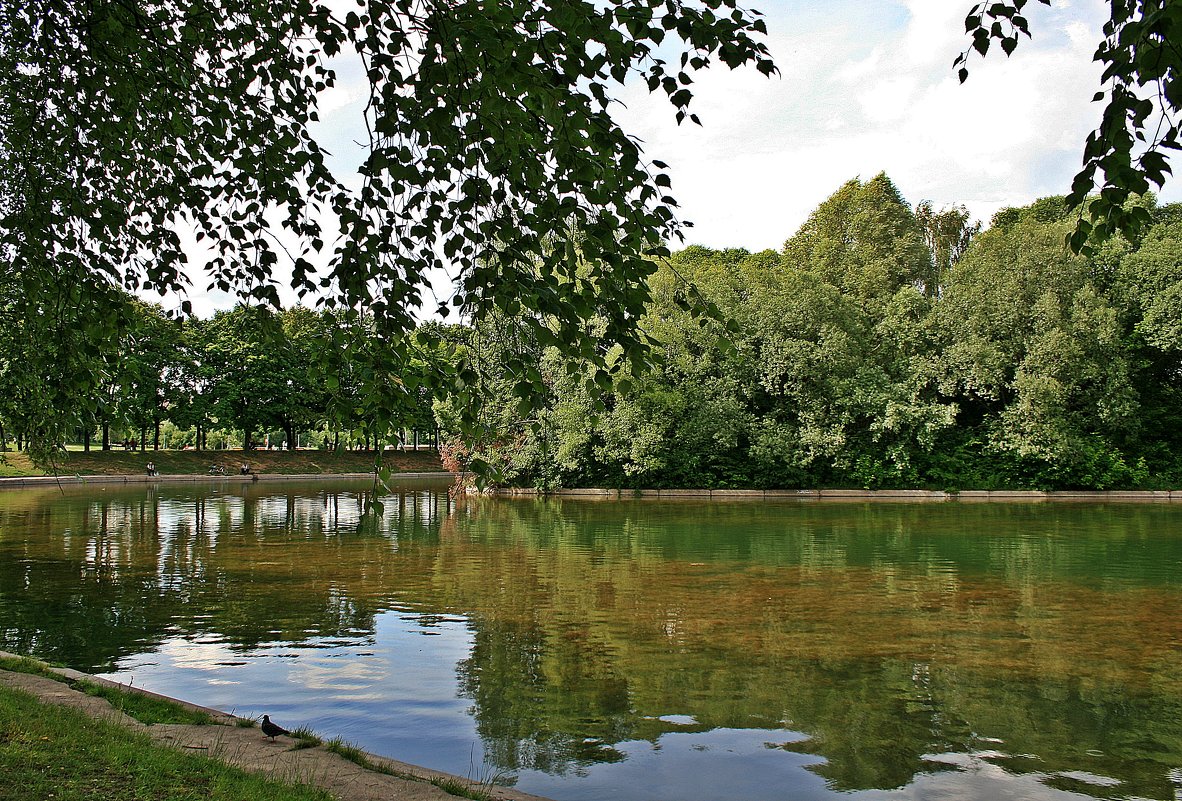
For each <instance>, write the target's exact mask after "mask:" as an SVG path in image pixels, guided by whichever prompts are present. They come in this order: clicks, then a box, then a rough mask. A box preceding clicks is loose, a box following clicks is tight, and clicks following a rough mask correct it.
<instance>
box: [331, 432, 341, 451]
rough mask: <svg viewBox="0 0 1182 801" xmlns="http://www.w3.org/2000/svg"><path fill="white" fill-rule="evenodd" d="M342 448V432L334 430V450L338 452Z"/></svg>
mask: <svg viewBox="0 0 1182 801" xmlns="http://www.w3.org/2000/svg"><path fill="white" fill-rule="evenodd" d="M340 449H341V432H340V431H334V432H332V452H333V453H336V452H337V451H339V450H340Z"/></svg>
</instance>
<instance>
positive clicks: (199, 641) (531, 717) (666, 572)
mask: <svg viewBox="0 0 1182 801" xmlns="http://www.w3.org/2000/svg"><path fill="white" fill-rule="evenodd" d="M369 489H370V488H369V487H368V485H365V484H360V485H340V486H336V485H334V486H332V487H331V488H327V489H326V488H325V485H312V486H305V487H297V486H290V487H289V486H284V487H282V488H276V487H275V486H273V485H272V486H267V485H259V484H254V485H244V486H239V485H228V484H227V485H226V486H224V487H221V486H218V485H210V486H200V487H199V486H191V487H175V488H174V487H164V488H159V489H148V490H146V491H145V490H142V489H127V490H124V489H113V488H108V489H105V490H90V491H86V492H79V491H73V490H68V491H66V492H65V493H62V492H59V491H57V490H56V489H53V490H48V489H47V490H28V491H16V492H7V493H4V494H2V495H0V647H3V648H5V649H7V650H15V651H21V652H27V653H34V654H37V655H39V656H41V657H43V658H47V659H51V660H54V661H61V662H66V663H68V664H70V665H72V666H74V667H78V668H80V669H84V670H91V671H99V672H102V671H107V672H111V673H117V674H119V675H121V676H124V677H128V676H132V677H134V678H135V680H136V682H137V683H138V684H145V683H146V684H147V685H148V686H150V687H153V688H154V689H158V690H161V691H165V692H174V693H176V694H180V695H184V696H185V697H189V698H192V699H194V700H197V701H199V702H204V703H209V704H211V705H216V706H221V707H233V708H237V709H239V710H241V711H248V712H249V711H254V710H255V709H257V710H258V711H260V712H261V711H264V709H268V710H271V711H272V712H273V714H275V716H276V718H277V719H283V720H290V719H291V717H292V715H298V716H299V722H301V723H308V724H309V725H312V726H313V727H314V728H318V729H320V730H323V731H328V732H333V733H340V734H343V735H344V736H345V737H346V738H347V739H350V740H353V741H356V742H359V743H361V744H362V745H364V746H366V747H369V748H371V749H373V750H377V751H380V752H385V753H391V754H394V755H397V756H400V757H402V758H407V759H410V760H412V761H419V762H424V763H427V764H431V765H432V766H435V767H440V768H442V769H446V770H451V771H453V772H458V773H461V774H465V773H472V772H473V768H472V766H473V763H475V765H476V767H477V769H478V770H481V768H480V765H481V763H482V762H487V764H488V765H490V766H493V767H494V768H495V769H498V770H503V771H506V772H508V774H509V775H510V776H512V777H515V778H516V779H517V780H518V782H519V783H520V785H521V786H522V787H523V789H529V790H532V791H535V792H542V793H546V794H550V795H552V796H554V797H558V798H563V799H566V798H570V799H576V798H587V799H591V798H596V799H599V798H610V797H621V798H632V797H641V796H643V797H646V798H663V797H668V798H678V799H690V798H700V799H708V798H721V797H742V798H763V797H766V798H785V797H792V798H809V797H816V798H825V797H831V796H832V794H833V793H835V792H841V793H856V794H865V795H867V796H874V797H879V796H883V797H886V796H890V797H892V798H893V797H899V798H911V797H916V798H918V797H973V798H993V797H998V798H1000V797H1009V796H1012V795H1014V794H1018V795H1020V796H1022V797H1043V798H1047V799H1052V798H1060V797H1062V798H1066V797H1071V795H1072V794H1075V796H1076V797H1078V795H1080V794H1082V795H1084V796H1091V797H1096V798H1130V797H1134V796H1136V797H1143V798H1153V799H1165V800H1168V799H1173V798H1175V797H1176V795H1177V791H1178V787H1179V777H1180V776H1182V770H1180V769H1182V722H1180V721H1182V614H1180V613H1182V571H1180V570H1179V569H1178V568H1179V565H1180V563H1182V526H1180V525H1179V515H1180V514H1182V509H1179V508H1175V507H1172V506H1168V505H1163V506H1154V505H1144V506H1132V505H1130V506H1109V507H1093V506H1083V505H1079V506H957V505H940V506H908V505H849V504H843V505H822V504H795V503H793V504H783V505H779V506H777V505H766V504H747V503H745V504H714V505H711V504H705V503H653V502H644V503H641V502H619V503H605V502H572V501H569V500H568V501H542V502H535V501H522V500H488V499H470V500H465V501H461V502H460V503H459V505H458V506H457V504H456V503H455V502H454V501H452V500H450V499H449V498H448V496H447V494H446V492H445V491H443V488H442V487H440V486H437V485H430V484H417V485H409V486H406V487H403V488H401V489H400V491H399V492H397V493H395V495H393V496H392V497H390V498H388V499H387V502H386V504H385V508H384V512H383V519H382V520H381V521H380V523H379V524H378V525H376V526H359V522H360V515H361V511H362V509H363V508H364V506H365V502H366V493H367V492H368V491H369ZM282 712H285V713H287V714H285V715H284V716H283V717H280V714H279V713H282ZM724 780H725V782H726V786H727V787H728V788H729V790H728V791H726V792H723V791H722V790H720V789H716V788H719V787H721V785H720V784H719V782H723V781H724Z"/></svg>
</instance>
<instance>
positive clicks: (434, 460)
mask: <svg viewBox="0 0 1182 801" xmlns="http://www.w3.org/2000/svg"><path fill="white" fill-rule="evenodd" d="M377 455H378V454H377V453H376V452H374V451H319V450H297V451H164V450H161V451H153V450H151V449H149V450H147V451H144V452H139V451H124V450H117V451H116V450H113V451H100V450H92V451H90V453H84V452H81V451H69V452H67V453H64V454H62V455H61V456H60V457H59V460H58V462H57V464H56V466H55V467H56V471H55V470H39V469H38V468H37V467H35V466H34V465H33V463H32V462H31V461H30V460H29V457H28V455H27V454H25V453H22V452H16V451H8V452H6V453H0V476H39V475H52V474H53V473H54V472H56V473H57V474H58V475H64V476H72V475H82V476H101V475H136V476H140V475H144V474H145V473H146V472H147V468H146V465H147V463H148V462H149V461H150V462H153V463H155V465H156V469H157V470H158V471H159V472H160V473H161V474H162V475H204V474H206V473H208V472H209V466H210V465H211V464H218V465H221V466H222V467H223V468H224V469H225V471H226V473H227V474H235V473H237V472H238V470H239V467H240V466H241V465H242V463H243V462H244V461H245V462H246V463H247V464H249V465H250V468H251V470H252V471H253V472H255V473H281V474H288V475H290V474H320V473H325V474H332V473H371V472H373V469H374V460H375V459H376V457H377ZM381 457H382V464H383V466H385V467H388V468H390V469H391V470H393V471H395V472H433V471H440V470H442V469H443V467H442V465H441V464H440V462H439V455H438V454H437V453H435V452H434V451H427V450H421V451H417V452H416V451H407V452H400V451H384V452H383V453H382V454H381Z"/></svg>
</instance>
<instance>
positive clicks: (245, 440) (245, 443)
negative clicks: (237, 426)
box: [242, 428, 253, 451]
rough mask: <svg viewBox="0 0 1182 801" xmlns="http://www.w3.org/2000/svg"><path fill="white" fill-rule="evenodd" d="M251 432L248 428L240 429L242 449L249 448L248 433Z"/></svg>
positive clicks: (246, 449)
mask: <svg viewBox="0 0 1182 801" xmlns="http://www.w3.org/2000/svg"><path fill="white" fill-rule="evenodd" d="M251 433H253V432H252V431H251V430H250V429H249V428H244V429H243V430H242V450H244V451H248V450H250V435H251Z"/></svg>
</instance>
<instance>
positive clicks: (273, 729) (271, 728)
mask: <svg viewBox="0 0 1182 801" xmlns="http://www.w3.org/2000/svg"><path fill="white" fill-rule="evenodd" d="M259 728H261V729H262V730H263V734H265V735H267V736H268V737H270V738H271V739H272V740H274V739H275V738H276V737H278V736H279V735H280V734H285V735H287V736H288V737H290V736H291V732H289V731H288V730H287V729H285V728H283V727H282V726H278V725H276V724H274V723H272V722H271V718H270V717H268V716H267V715H263V725H262V726H260V727H259Z"/></svg>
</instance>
